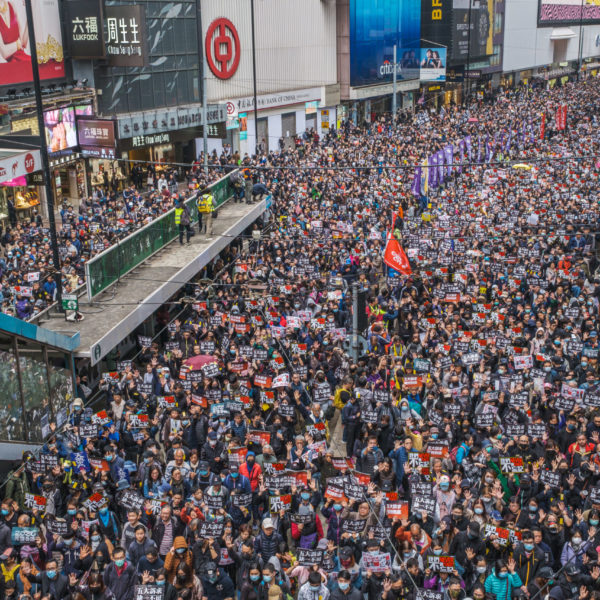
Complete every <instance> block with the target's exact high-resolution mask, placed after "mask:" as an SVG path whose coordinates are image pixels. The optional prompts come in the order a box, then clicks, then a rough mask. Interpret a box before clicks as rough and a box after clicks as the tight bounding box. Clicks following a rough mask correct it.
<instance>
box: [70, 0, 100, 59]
mask: <svg viewBox="0 0 600 600" xmlns="http://www.w3.org/2000/svg"><path fill="white" fill-rule="evenodd" d="M65 18H66V25H65V29H66V32H67V40H68V44H69V50H70V52H71V57H72V58H103V57H104V28H103V21H102V3H101V2H99V1H98V0H69V2H66V3H65Z"/></svg>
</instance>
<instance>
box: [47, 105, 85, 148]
mask: <svg viewBox="0 0 600 600" xmlns="http://www.w3.org/2000/svg"><path fill="white" fill-rule="evenodd" d="M44 125H45V128H46V143H47V144H48V152H60V151H61V150H68V149H69V148H75V146H77V127H76V125H75V109H74V108H73V107H72V106H67V107H64V108H57V109H55V110H46V111H44Z"/></svg>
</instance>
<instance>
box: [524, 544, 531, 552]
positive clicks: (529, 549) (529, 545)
mask: <svg viewBox="0 0 600 600" xmlns="http://www.w3.org/2000/svg"><path fill="white" fill-rule="evenodd" d="M523 548H525V550H527V552H531V551H532V550H533V544H523Z"/></svg>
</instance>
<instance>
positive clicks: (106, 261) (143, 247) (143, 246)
mask: <svg viewBox="0 0 600 600" xmlns="http://www.w3.org/2000/svg"><path fill="white" fill-rule="evenodd" d="M210 189H211V191H212V194H213V198H214V205H215V208H218V207H220V206H222V205H223V204H224V203H225V202H226V201H227V200H228V199H229V198H231V197H232V196H233V189H234V188H233V184H232V183H231V173H229V174H227V175H226V176H225V177H223V178H221V179H219V180H218V181H216V182H215V183H213V184H212V185H211V186H210ZM186 205H187V206H188V208H189V209H190V214H191V215H192V220H193V221H194V222H196V221H197V220H198V211H197V210H196V196H192V197H191V198H189V199H188V200H187V201H186ZM178 235H179V231H178V228H177V226H176V225H175V209H171V210H170V211H169V212H167V213H165V214H164V215H162V216H161V217H159V218H158V219H156V220H155V221H152V223H148V225H145V226H144V227H142V228H141V229H140V230H139V231H136V232H135V233H132V234H131V235H129V236H127V237H126V238H124V239H122V240H120V241H119V242H118V243H117V244H116V245H114V246H111V247H110V248H109V249H108V250H105V251H104V252H102V253H101V254H98V256H94V258H92V259H90V261H89V262H88V263H87V264H86V266H85V276H86V287H87V297H88V298H89V299H90V300H91V299H92V298H94V297H95V296H97V295H98V294H99V293H100V292H103V291H104V290H105V289H106V288H108V287H110V286H111V285H112V284H113V283H115V282H117V281H118V280H119V279H120V278H121V277H123V276H124V275H126V274H127V273H129V272H130V271H131V270H132V269H135V268H136V267H137V266H138V265H140V264H141V263H143V262H144V261H145V260H147V259H148V258H150V257H151V256H152V255H153V254H154V253H156V252H158V251H159V250H161V249H162V248H164V247H165V246H166V245H167V244H169V243H171V242H172V241H173V240H174V239H175V238H176V237H177V236H178Z"/></svg>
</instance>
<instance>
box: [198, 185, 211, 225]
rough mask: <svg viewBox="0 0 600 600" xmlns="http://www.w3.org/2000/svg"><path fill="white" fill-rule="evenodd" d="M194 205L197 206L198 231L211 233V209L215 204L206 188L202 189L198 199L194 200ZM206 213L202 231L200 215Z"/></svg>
mask: <svg viewBox="0 0 600 600" xmlns="http://www.w3.org/2000/svg"><path fill="white" fill-rule="evenodd" d="M196 206H197V207H198V232H199V233H204V232H206V233H208V235H212V233H213V224H212V221H213V216H212V214H213V211H214V210H215V204H214V199H213V195H212V194H211V193H210V190H209V189H208V188H206V189H203V190H202V192H201V193H200V195H199V196H198V199H197V200H196ZM204 215H206V223H205V228H204V231H202V217H203V216H204Z"/></svg>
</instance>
